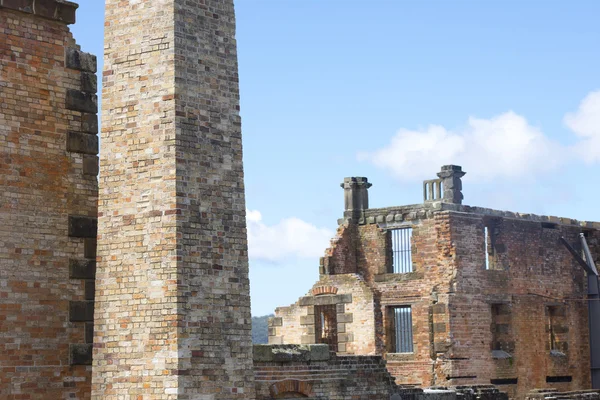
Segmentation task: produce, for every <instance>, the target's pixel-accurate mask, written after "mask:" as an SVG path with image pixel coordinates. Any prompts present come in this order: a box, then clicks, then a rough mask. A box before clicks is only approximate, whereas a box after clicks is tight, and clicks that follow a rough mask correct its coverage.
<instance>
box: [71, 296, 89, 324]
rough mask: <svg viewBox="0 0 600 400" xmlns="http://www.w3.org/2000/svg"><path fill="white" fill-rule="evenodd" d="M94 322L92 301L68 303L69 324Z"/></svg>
mask: <svg viewBox="0 0 600 400" xmlns="http://www.w3.org/2000/svg"><path fill="white" fill-rule="evenodd" d="M93 320H94V302H93V301H70V302H69V321H71V322H90V321H93Z"/></svg>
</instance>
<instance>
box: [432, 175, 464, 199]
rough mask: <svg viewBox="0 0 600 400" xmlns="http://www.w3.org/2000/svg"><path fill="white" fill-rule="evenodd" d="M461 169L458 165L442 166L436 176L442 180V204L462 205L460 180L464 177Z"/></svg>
mask: <svg viewBox="0 0 600 400" xmlns="http://www.w3.org/2000/svg"><path fill="white" fill-rule="evenodd" d="M465 174H466V172H463V170H462V167H461V166H459V165H444V166H442V170H441V171H440V172H438V173H437V176H438V177H439V178H440V179H441V180H442V187H443V195H442V202H444V203H453V204H462V200H463V194H462V181H461V179H460V178H462V177H463V176H465Z"/></svg>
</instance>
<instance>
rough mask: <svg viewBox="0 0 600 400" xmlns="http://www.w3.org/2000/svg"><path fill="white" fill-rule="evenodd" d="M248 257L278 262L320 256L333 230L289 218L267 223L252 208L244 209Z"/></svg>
mask: <svg viewBox="0 0 600 400" xmlns="http://www.w3.org/2000/svg"><path fill="white" fill-rule="evenodd" d="M246 221H247V224H248V253H249V257H250V258H251V259H256V260H263V261H270V262H280V261H284V260H286V259H288V258H292V257H293V258H298V257H299V258H309V257H321V256H322V255H323V254H324V253H325V249H326V248H327V247H328V246H329V241H330V239H331V238H333V235H334V232H333V231H331V230H329V229H326V228H318V227H316V226H315V225H312V224H309V223H308V222H305V221H303V220H301V219H299V218H295V217H290V218H285V219H282V220H281V221H279V222H278V223H277V224H275V225H267V224H265V223H264V222H263V221H262V215H261V213H260V212H259V211H256V210H247V211H246Z"/></svg>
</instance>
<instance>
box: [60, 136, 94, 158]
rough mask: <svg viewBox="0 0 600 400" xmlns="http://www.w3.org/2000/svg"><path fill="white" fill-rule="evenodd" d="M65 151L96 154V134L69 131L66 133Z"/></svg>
mask: <svg viewBox="0 0 600 400" xmlns="http://www.w3.org/2000/svg"><path fill="white" fill-rule="evenodd" d="M67 151H70V152H73V153H84V154H94V155H95V154H98V136H96V135H90V134H89V133H82V132H69V133H68V134H67Z"/></svg>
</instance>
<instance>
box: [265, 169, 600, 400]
mask: <svg viewBox="0 0 600 400" xmlns="http://www.w3.org/2000/svg"><path fill="white" fill-rule="evenodd" d="M463 175H464V172H463V171H462V169H461V167H458V166H452V165H449V166H444V167H442V170H441V172H439V173H438V177H439V179H435V180H429V181H425V182H424V202H423V203H422V204H417V205H408V206H399V207H389V208H377V209H375V208H369V205H368V188H369V187H370V186H371V184H370V183H369V182H368V181H367V179H366V178H346V179H345V180H344V182H343V184H342V187H343V188H344V194H345V212H344V218H343V219H341V220H339V224H340V225H339V228H338V231H337V234H336V237H335V238H334V239H333V240H332V243H331V247H330V248H328V249H327V250H326V252H325V257H323V258H322V259H321V265H320V267H319V272H320V277H319V280H318V282H316V283H315V284H314V286H313V287H312V289H311V290H310V291H309V293H308V294H307V295H306V296H304V297H301V298H300V299H299V300H298V302H296V303H295V304H293V305H291V306H289V307H280V308H277V309H276V311H275V317H274V318H272V319H271V320H270V322H269V324H270V328H269V343H273V344H277V343H305V344H307V343H328V344H329V345H330V346H332V347H333V348H334V349H336V351H337V354H338V355H348V354H354V355H359V354H362V355H375V354H378V355H383V356H384V357H385V359H386V361H387V369H388V370H389V371H390V373H391V374H392V375H393V376H394V377H396V378H397V379H396V382H397V383H403V384H415V385H419V386H433V385H444V386H446V385H449V386H454V385H466V384H490V383H491V384H495V385H498V386H499V387H500V388H501V389H502V390H505V391H507V392H508V393H509V394H510V395H511V396H516V397H523V396H524V395H525V393H526V392H528V391H529V390H530V389H533V388H536V387H538V388H540V387H550V388H556V389H558V390H573V389H581V388H589V387H590V355H589V354H590V351H589V342H588V340H589V338H588V315H587V302H586V294H587V291H586V286H587V281H586V274H585V272H584V270H583V269H582V268H581V266H580V265H579V264H577V263H576V262H575V260H574V259H573V257H572V256H571V254H570V253H569V252H568V251H567V249H566V248H565V247H564V246H563V245H562V244H560V243H559V238H560V237H561V236H564V237H565V238H566V239H567V241H568V242H570V243H573V244H574V245H576V244H577V243H578V241H579V238H578V236H579V234H580V233H584V234H585V236H586V237H587V242H588V243H589V245H590V247H591V251H592V254H593V257H598V256H600V223H597V222H580V221H575V220H572V219H568V218H556V217H545V216H537V215H531V214H520V213H513V212H504V211H497V210H491V209H486V208H480V207H470V206H466V205H463V204H462V198H463V196H462V193H461V189H462V186H461V177H462V176H463Z"/></svg>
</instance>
